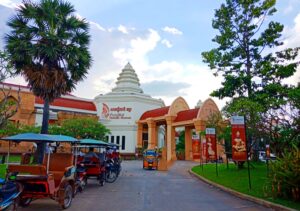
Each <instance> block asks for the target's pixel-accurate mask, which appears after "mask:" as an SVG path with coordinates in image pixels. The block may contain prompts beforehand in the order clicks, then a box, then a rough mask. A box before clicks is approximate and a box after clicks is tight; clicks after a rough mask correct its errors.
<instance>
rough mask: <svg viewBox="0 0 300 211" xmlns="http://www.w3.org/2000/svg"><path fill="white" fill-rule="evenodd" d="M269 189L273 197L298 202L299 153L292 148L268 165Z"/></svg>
mask: <svg viewBox="0 0 300 211" xmlns="http://www.w3.org/2000/svg"><path fill="white" fill-rule="evenodd" d="M270 170H271V171H270V184H269V189H270V190H271V192H272V195H273V197H281V198H292V199H294V200H295V201H300V151H299V149H298V148H297V147H296V146H293V148H292V150H291V151H285V152H284V153H283V156H282V158H278V159H277V161H275V162H272V163H271V164H270Z"/></svg>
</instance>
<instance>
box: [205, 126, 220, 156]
mask: <svg viewBox="0 0 300 211" xmlns="http://www.w3.org/2000/svg"><path fill="white" fill-rule="evenodd" d="M216 149H217V143H216V129H215V128H206V158H207V160H208V161H212V160H217V150H216Z"/></svg>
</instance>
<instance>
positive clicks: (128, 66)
mask: <svg viewBox="0 0 300 211" xmlns="http://www.w3.org/2000/svg"><path fill="white" fill-rule="evenodd" d="M124 69H133V67H132V66H131V64H130V62H129V61H128V62H127V64H126V65H125V67H124Z"/></svg>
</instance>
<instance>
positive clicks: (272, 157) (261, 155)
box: [258, 151, 276, 162]
mask: <svg viewBox="0 0 300 211" xmlns="http://www.w3.org/2000/svg"><path fill="white" fill-rule="evenodd" d="M258 159H259V160H260V161H262V162H266V160H267V156H266V152H265V151H259V152H258ZM269 160H276V155H275V154H274V153H270V158H269Z"/></svg>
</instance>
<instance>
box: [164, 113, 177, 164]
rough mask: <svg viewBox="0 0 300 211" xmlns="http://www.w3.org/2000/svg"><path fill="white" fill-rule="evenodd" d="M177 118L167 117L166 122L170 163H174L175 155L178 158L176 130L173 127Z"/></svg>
mask: <svg viewBox="0 0 300 211" xmlns="http://www.w3.org/2000/svg"><path fill="white" fill-rule="evenodd" d="M175 118H176V117H175V116H167V117H166V122H167V144H166V145H167V162H168V163H170V161H172V158H173V159H174V155H175V157H176V152H175V148H176V143H175V128H174V127H173V126H172V124H173V120H174V119H175Z"/></svg>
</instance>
